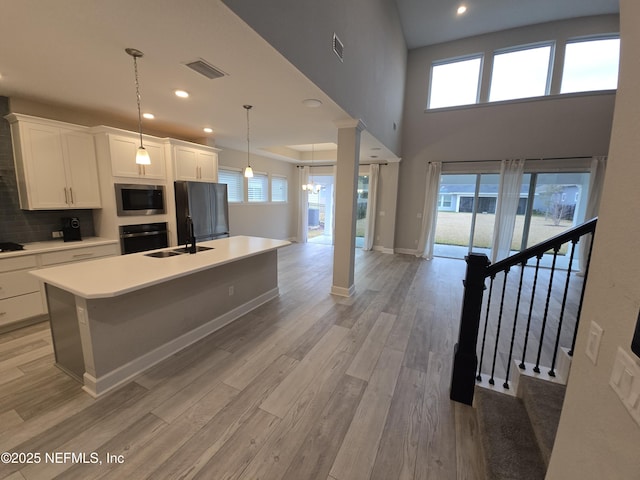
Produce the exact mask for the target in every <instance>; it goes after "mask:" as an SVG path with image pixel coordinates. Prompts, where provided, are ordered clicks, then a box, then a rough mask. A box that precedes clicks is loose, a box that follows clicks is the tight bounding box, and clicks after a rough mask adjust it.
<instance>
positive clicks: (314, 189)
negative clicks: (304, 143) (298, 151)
mask: <svg viewBox="0 0 640 480" xmlns="http://www.w3.org/2000/svg"><path fill="white" fill-rule="evenodd" d="M314 154H315V145H314V144H311V168H313V157H314ZM321 189H322V185H320V184H319V183H315V182H314V181H313V174H311V181H310V182H309V183H305V184H303V185H302V190H304V191H306V192H308V193H318V192H320V190H321Z"/></svg>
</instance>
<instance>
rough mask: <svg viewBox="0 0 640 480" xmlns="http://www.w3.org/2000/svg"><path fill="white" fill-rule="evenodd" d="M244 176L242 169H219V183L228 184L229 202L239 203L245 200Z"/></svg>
mask: <svg viewBox="0 0 640 480" xmlns="http://www.w3.org/2000/svg"><path fill="white" fill-rule="evenodd" d="M243 178H244V177H243V176H242V171H240V170H226V169H224V168H220V169H219V170H218V183H226V184H227V198H228V199H229V203H231V202H236V203H237V202H242V201H243V200H244V192H243V185H244V182H243Z"/></svg>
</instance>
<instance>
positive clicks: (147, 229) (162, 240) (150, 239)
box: [120, 222, 169, 255]
mask: <svg viewBox="0 0 640 480" xmlns="http://www.w3.org/2000/svg"><path fill="white" fill-rule="evenodd" d="M168 246H169V236H168V233H167V222H159V223H144V224H140V225H121V226H120V249H121V250H122V254H123V255H126V254H127V253H136V252H144V251H145V250H155V249H156V248H166V247H168Z"/></svg>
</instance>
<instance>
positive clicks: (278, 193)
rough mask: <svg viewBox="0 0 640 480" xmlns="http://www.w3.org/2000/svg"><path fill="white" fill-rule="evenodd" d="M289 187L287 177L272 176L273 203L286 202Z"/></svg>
mask: <svg viewBox="0 0 640 480" xmlns="http://www.w3.org/2000/svg"><path fill="white" fill-rule="evenodd" d="M288 188H289V185H288V182H287V178H286V177H280V176H276V175H272V176H271V201H272V202H286V201H287V200H288V198H287V191H288Z"/></svg>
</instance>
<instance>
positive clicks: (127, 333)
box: [31, 236, 289, 397]
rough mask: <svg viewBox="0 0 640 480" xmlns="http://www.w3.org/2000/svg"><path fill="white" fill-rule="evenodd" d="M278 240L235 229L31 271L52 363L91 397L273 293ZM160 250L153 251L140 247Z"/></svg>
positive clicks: (281, 245)
mask: <svg viewBox="0 0 640 480" xmlns="http://www.w3.org/2000/svg"><path fill="white" fill-rule="evenodd" d="M286 245H289V242H287V241H283V240H274V239H267V238H259V237H247V236H237V237H228V238H222V239H218V240H211V241H207V242H202V243H200V244H198V246H199V247H200V248H203V249H206V250H203V251H198V252H197V253H196V254H188V253H182V254H176V252H174V250H175V249H172V248H169V249H163V250H162V251H153V252H143V253H135V254H131V255H123V256H119V257H110V258H105V259H100V260H94V261H88V262H83V263H80V264H72V265H63V266H58V267H52V268H46V269H41V270H36V271H33V272H31V273H32V275H35V276H36V277H38V278H39V279H40V280H42V281H43V282H44V283H45V286H46V295H47V303H48V305H49V314H50V318H51V331H52V336H53V344H54V349H55V353H56V364H57V365H58V366H59V367H60V368H61V369H62V370H64V371H65V372H67V373H68V374H70V375H71V376H73V377H75V378H77V379H78V380H80V381H81V382H82V383H83V384H84V387H83V388H84V390H85V391H87V392H88V393H89V394H91V395H93V396H94V397H98V396H100V395H103V394H104V393H106V392H109V391H111V390H113V389H114V388H117V387H118V386H120V385H122V384H124V383H126V382H128V381H129V380H131V379H132V378H133V377H135V376H136V375H138V374H139V373H140V372H142V371H144V370H146V369H148V368H149V367H151V366H152V365H155V364H156V363H158V362H160V361H161V360H163V359H165V358H167V357H168V356H170V355H173V354H174V353H176V352H178V351H179V350H181V349H183V348H185V347H187V346H189V345H191V344H192V343H194V342H196V341H198V340H199V339H201V338H203V337H205V336H206V335H208V334H210V333H211V332H213V331H215V330H217V329H219V328H221V327H223V326H224V325H226V324H228V323H230V322H232V321H233V320H235V319H237V318H238V317H240V316H242V315H244V314H245V313H247V312H249V311H251V310H253V309H254V308H256V307H258V306H259V305H261V304H263V303H265V302H267V301H269V300H271V299H273V298H275V297H277V296H278V273H277V249H278V248H281V247H284V246H286ZM149 254H152V255H160V256H149Z"/></svg>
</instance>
